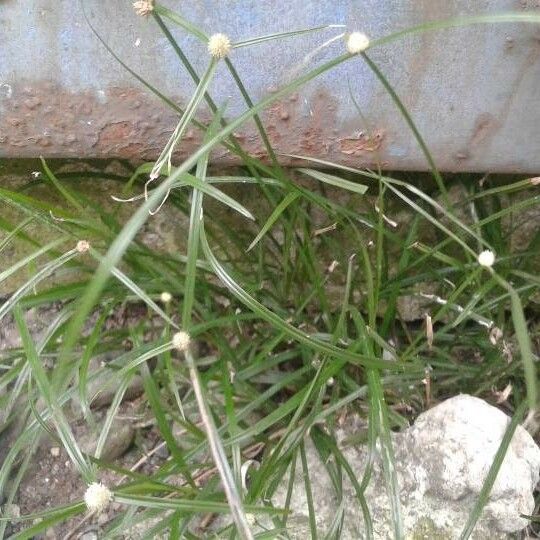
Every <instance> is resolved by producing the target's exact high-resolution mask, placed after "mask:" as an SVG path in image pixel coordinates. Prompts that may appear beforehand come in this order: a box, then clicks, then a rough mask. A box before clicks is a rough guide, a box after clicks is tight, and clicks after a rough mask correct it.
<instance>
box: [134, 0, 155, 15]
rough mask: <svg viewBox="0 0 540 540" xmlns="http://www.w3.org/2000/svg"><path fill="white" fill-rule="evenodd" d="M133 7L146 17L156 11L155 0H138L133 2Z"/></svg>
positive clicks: (136, 11) (138, 13)
mask: <svg viewBox="0 0 540 540" xmlns="http://www.w3.org/2000/svg"><path fill="white" fill-rule="evenodd" d="M133 9H134V10H135V13H137V15H141V16H142V17H145V16H146V15H149V14H150V13H152V11H154V0H138V1H137V2H133Z"/></svg>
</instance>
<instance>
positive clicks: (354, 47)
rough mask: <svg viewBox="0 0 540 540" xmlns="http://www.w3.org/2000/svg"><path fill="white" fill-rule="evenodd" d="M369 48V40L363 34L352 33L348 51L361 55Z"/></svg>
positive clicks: (348, 40) (348, 39) (348, 42)
mask: <svg viewBox="0 0 540 540" xmlns="http://www.w3.org/2000/svg"><path fill="white" fill-rule="evenodd" d="M368 47H369V38H368V37H367V36H366V34H364V33H362V32H351V33H350V34H349V36H348V37H347V51H349V53H350V54H359V53H361V52H364V51H365V50H366V49H367V48H368Z"/></svg>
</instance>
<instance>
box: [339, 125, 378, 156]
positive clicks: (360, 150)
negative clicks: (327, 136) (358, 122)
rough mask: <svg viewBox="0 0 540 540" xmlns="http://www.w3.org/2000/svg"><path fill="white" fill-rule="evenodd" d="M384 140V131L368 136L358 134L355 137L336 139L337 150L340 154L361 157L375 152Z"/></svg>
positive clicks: (363, 133) (366, 134)
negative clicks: (337, 143)
mask: <svg viewBox="0 0 540 540" xmlns="http://www.w3.org/2000/svg"><path fill="white" fill-rule="evenodd" d="M383 140H384V131H382V130H379V131H376V132H375V133H373V135H370V134H368V133H365V132H362V133H359V134H358V135H357V136H356V137H345V138H343V139H338V141H339V150H340V152H341V153H342V154H347V155H352V156H361V155H363V154H365V153H366V152H376V151H377V150H379V149H380V148H381V145H382V143H383Z"/></svg>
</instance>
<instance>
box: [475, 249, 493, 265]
mask: <svg viewBox="0 0 540 540" xmlns="http://www.w3.org/2000/svg"><path fill="white" fill-rule="evenodd" d="M494 262H495V253H493V251H491V250H490V249H486V250H484V251H482V253H480V255H478V264H479V265H480V266H485V267H486V268H491V267H492V266H493V263H494Z"/></svg>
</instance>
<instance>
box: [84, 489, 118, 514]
mask: <svg viewBox="0 0 540 540" xmlns="http://www.w3.org/2000/svg"><path fill="white" fill-rule="evenodd" d="M112 499H113V494H112V492H111V490H110V489H109V488H108V487H107V486H104V485H103V484H102V483H101V482H93V483H92V484H90V485H89V486H88V488H87V489H86V491H85V493H84V502H85V503H86V506H87V507H88V510H90V512H92V513H95V514H101V512H103V510H105V508H107V505H108V504H109V503H110V502H111V501H112Z"/></svg>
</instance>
